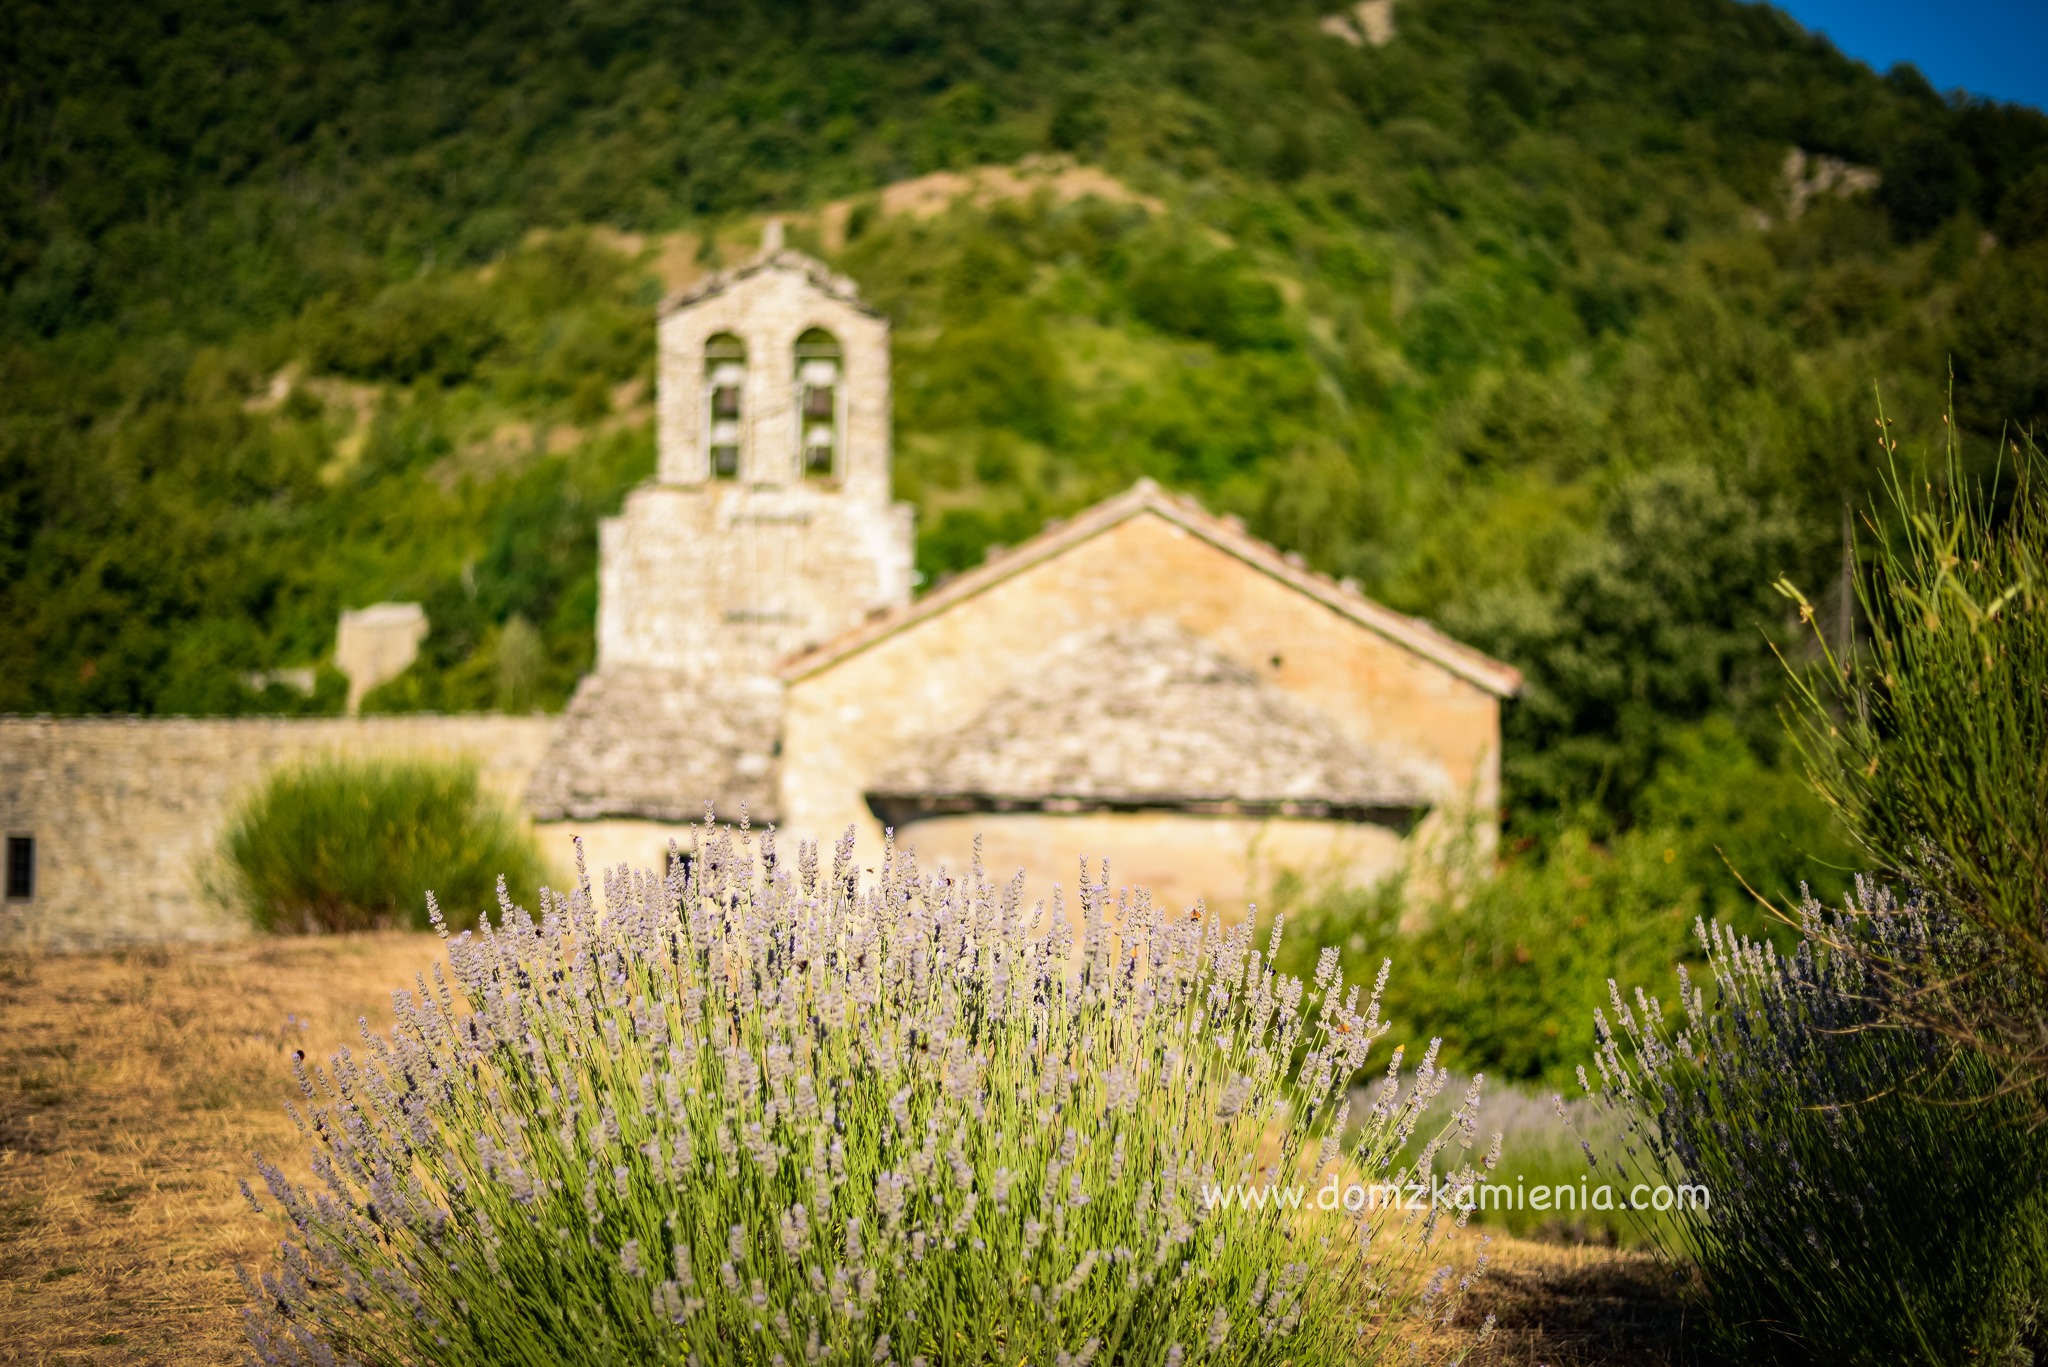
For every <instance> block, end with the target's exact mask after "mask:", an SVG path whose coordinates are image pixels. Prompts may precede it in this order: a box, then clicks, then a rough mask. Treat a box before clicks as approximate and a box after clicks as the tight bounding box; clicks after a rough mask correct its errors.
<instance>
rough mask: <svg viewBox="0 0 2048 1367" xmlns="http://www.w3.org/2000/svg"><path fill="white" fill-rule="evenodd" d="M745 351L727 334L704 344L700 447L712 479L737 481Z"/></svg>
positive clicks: (744, 380) (740, 344)
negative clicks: (709, 465)
mask: <svg viewBox="0 0 2048 1367" xmlns="http://www.w3.org/2000/svg"><path fill="white" fill-rule="evenodd" d="M746 380H747V348H746V346H745V345H744V344H742V343H741V341H740V339H739V338H737V337H735V336H733V335H732V334H731V333H729V332H721V333H719V334H718V335H717V336H716V337H713V338H711V339H710V340H708V341H706V342H705V343H704V390H705V403H704V422H705V428H704V445H705V450H706V451H707V452H709V454H710V461H711V477H712V478H713V479H738V478H739V477H740V421H741V418H742V417H743V416H744V415H743V414H742V413H741V411H740V409H741V403H742V398H743V390H744V387H745V385H746Z"/></svg>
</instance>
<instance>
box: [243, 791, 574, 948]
mask: <svg viewBox="0 0 2048 1367" xmlns="http://www.w3.org/2000/svg"><path fill="white" fill-rule="evenodd" d="M221 858H222V864H223V866H224V867H225V870H226V873H227V877H226V879H225V884H226V887H225V891H226V893H227V895H228V897H229V898H230V900H232V901H233V902H235V903H236V904H238V905H239V906H240V907H241V908H242V910H243V911H244V912H246V913H247V914H248V917H249V919H250V921H251V922H252V923H254V924H255V925H256V926H257V928H258V929H261V930H269V931H295V930H322V931H344V930H368V929H373V928H378V927H388V926H408V927H411V928H413V929H417V930H424V929H426V927H427V914H426V902H425V894H426V893H427V892H428V890H430V889H431V890H434V891H436V892H438V893H439V895H440V896H441V897H442V899H443V900H444V901H445V902H446V904H447V905H448V906H450V907H452V908H455V909H456V915H457V916H458V918H461V919H462V921H463V923H464V924H474V923H475V917H476V908H478V907H480V906H483V905H486V904H488V903H489V902H490V901H491V900H492V897H493V895H494V888H495V885H496V883H497V880H498V878H499V877H500V876H501V875H502V876H503V878H504V879H505V882H506V884H507V886H508V888H509V889H511V890H513V891H514V892H515V893H516V894H518V895H528V894H529V893H530V892H531V890H532V889H534V888H536V887H538V886H539V883H540V877H541V858H540V852H539V850H538V849H537V848H536V846H535V845H534V841H533V837H532V836H531V835H530V834H529V833H527V832H526V831H525V830H523V829H521V827H520V825H519V821H518V818H517V817H515V816H514V815H513V814H512V813H511V812H510V811H508V810H506V809H505V807H504V806H503V805H502V804H500V803H498V802H496V801H494V800H493V799H492V798H491V797H490V796H489V795H488V794H486V793H484V792H483V791H482V789H481V788H480V787H479V786H478V783H477V771H476V766H475V765H474V764H471V763H456V762H445V761H429V760H371V761H363V762H351V761H344V760H336V759H329V760H322V761H319V762H316V763H312V764H308V765H304V766H301V767H297V768H290V769H283V770H280V771H278V772H277V773H275V774H273V775H272V776H271V777H270V779H269V781H268V782H266V783H265V784H264V785H263V787H262V788H261V789H260V790H258V791H257V792H256V794H255V795H254V796H252V797H251V798H250V799H249V800H248V801H247V802H246V803H245V804H244V805H243V807H242V808H241V810H240V811H239V812H237V813H236V814H235V817H234V819H233V821H232V822H231V823H230V824H229V826H228V829H227V833H226V835H225V836H224V837H223V838H222V842H221Z"/></svg>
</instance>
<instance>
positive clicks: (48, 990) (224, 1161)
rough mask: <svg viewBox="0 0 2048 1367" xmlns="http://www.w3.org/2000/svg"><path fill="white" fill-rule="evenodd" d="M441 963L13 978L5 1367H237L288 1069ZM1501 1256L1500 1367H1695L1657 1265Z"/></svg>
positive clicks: (201, 962) (2, 1054)
mask: <svg viewBox="0 0 2048 1367" xmlns="http://www.w3.org/2000/svg"><path fill="white" fill-rule="evenodd" d="M439 953H440V946H439V944H438V942H437V941H435V940H434V939H433V938H432V937H431V936H425V935H408V934H385V935H362V936H346V937H332V938H323V939H274V940H264V941H256V942H251V943H246V944H240V945H234V946H228V947H222V948H204V949H201V948H181V949H148V950H133V951H128V952H124V953H112V954H81V955H68V956H34V957H31V956H19V955H17V956H11V957H7V958H4V959H0V1363H17V1362H18V1363H46V1362H47V1363H58V1362H151V1363H232V1362H237V1361H240V1360H241V1333H240V1325H239V1319H238V1309H237V1305H238V1300H239V1294H240V1292H239V1286H238V1284H237V1281H236V1278H235V1265H236V1264H237V1263H238V1262H240V1263H244V1264H248V1265H251V1266H254V1265H256V1264H258V1263H260V1262H261V1261H262V1259H264V1258H265V1257H266V1256H267V1253H268V1249H269V1245H270V1242H271V1240H272V1238H273V1234H272V1231H271V1230H270V1229H269V1228H268V1227H267V1226H266V1223H265V1221H264V1219H263V1217H260V1216H257V1215H255V1214H254V1213H253V1212H251V1211H250V1210H249V1208H248V1207H247V1205H246V1204H244V1202H243V1200H242V1198H241V1196H240V1194H239V1192H238V1191H237V1190H236V1187H235V1182H236V1179H237V1178H240V1177H243V1176H246V1175H248V1173H249V1171H250V1165H249V1161H248V1156H249V1154H250V1152H251V1151H252V1150H258V1149H261V1150H264V1151H266V1152H267V1153H270V1154H272V1155H276V1156H278V1157H280V1158H281V1159H293V1158H296V1157H297V1156H298V1136H297V1135H296V1134H295V1132H294V1131H293V1130H292V1128H291V1125H290V1122H289V1121H287V1120H286V1119H285V1117H284V1113H283V1109H282V1107H283V1103H284V1102H285V1101H286V1100H287V1099H289V1098H290V1097H291V1096H293V1095H295V1094H296V1093H295V1091H294V1089H293V1085H292V1082H291V1077H290V1070H289V1063H290V1057H291V1052H292V1050H294V1049H301V1048H302V1049H304V1050H306V1052H307V1054H308V1055H309V1056H311V1057H315V1058H322V1059H324V1058H325V1056H326V1055H327V1054H328V1053H330V1052H332V1050H333V1049H334V1048H335V1047H336V1046H338V1045H342V1044H347V1043H349V1042H351V1041H352V1040H353V1039H354V1038H355V1035H356V1031H357V1028H358V1027H357V1024H356V1022H357V1020H358V1018H365V1019H367V1020H368V1021H369V1023H370V1026H371V1028H373V1029H383V1028H384V1027H385V1026H386V1025H387V1024H388V1022H389V1019H390V993H391V991H392V989H394V988H397V987H402V986H406V985H409V984H410V982H411V980H412V977H413V975H414V974H416V973H419V972H422V971H424V970H426V969H427V968H428V966H429V965H430V964H431V963H432V962H433V961H434V959H435V958H436V957H437V956H438V955H439ZM288 1166H291V1167H296V1166H298V1165H297V1163H296V1162H290V1163H288ZM1475 1243H1476V1240H1471V1239H1466V1240H1463V1241H1461V1244H1462V1246H1463V1247H1465V1248H1471V1247H1472V1246H1473V1245H1474V1244H1475ZM1492 1257H1493V1264H1494V1265H1493V1269H1492V1270H1491V1271H1490V1272H1489V1273H1488V1275H1487V1277H1486V1279H1485V1281H1484V1282H1483V1283H1482V1285H1483V1286H1484V1288H1485V1294H1484V1308H1486V1309H1491V1310H1493V1311H1494V1312H1496V1313H1497V1314H1498V1315H1499V1316H1500V1320H1501V1324H1502V1333H1501V1334H1500V1336H1499V1338H1498V1339H1497V1340H1496V1343H1495V1345H1494V1351H1493V1352H1492V1353H1490V1354H1489V1359H1490V1360H1491V1361H1494V1362H1499V1363H1550V1364H1554V1367H1570V1365H1572V1364H1595V1363H1602V1364H1620V1363H1649V1364H1663V1363H1676V1362H1679V1361H1681V1360H1684V1359H1683V1358H1682V1356H1681V1349H1680V1347H1679V1344H1680V1343H1681V1342H1682V1339H1683V1333H1682V1329H1683V1326H1682V1319H1681V1312H1680V1310H1679V1308H1678V1304H1677V1302H1676V1300H1675V1298H1674V1296H1673V1295H1672V1294H1671V1289H1670V1282H1669V1277H1668V1274H1666V1273H1663V1272H1661V1271H1660V1270H1659V1269H1658V1268H1657V1267H1656V1266H1655V1264H1654V1263H1652V1262H1651V1260H1649V1259H1648V1258H1646V1257H1644V1256H1642V1255H1640V1254H1632V1253H1625V1252H1616V1251H1614V1250H1609V1249H1597V1248H1576V1249H1571V1248H1558V1247H1554V1246H1549V1245H1544V1244H1535V1243H1524V1242H1519V1241H1514V1240H1495V1241H1494V1244H1493V1248H1492Z"/></svg>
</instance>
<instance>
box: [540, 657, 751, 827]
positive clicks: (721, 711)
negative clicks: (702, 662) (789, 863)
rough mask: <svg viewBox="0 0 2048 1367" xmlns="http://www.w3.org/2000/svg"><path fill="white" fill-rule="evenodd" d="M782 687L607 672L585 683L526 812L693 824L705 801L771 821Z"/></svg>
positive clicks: (544, 817) (663, 673) (651, 672)
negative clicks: (688, 822)
mask: <svg viewBox="0 0 2048 1367" xmlns="http://www.w3.org/2000/svg"><path fill="white" fill-rule="evenodd" d="M781 737H782V686H781V685H780V684H778V683H777V682H776V681H775V680H773V679H768V678H754V679H748V678H737V679H725V680H720V681H719V682H718V684H717V686H716V687H711V686H708V685H707V683H706V682H705V681H704V680H701V679H698V678H695V677H693V676H691V675H689V674H685V673H681V672H678V671H674V670H662V669H641V668H611V669H600V670H597V671H594V672H593V673H590V674H588V675H586V676H584V679H583V682H582V683H580V684H578V685H577V686H576V695H575V697H573V698H571V699H570V701H569V707H568V710H567V711H565V712H564V713H563V714H562V722H561V725H560V727H559V728H558V729H557V730H556V732H555V738H554V741H553V743H552V744H551V745H549V747H548V751H547V755H546V756H545V757H544V758H543V759H542V760H541V763H540V767H539V768H538V769H537V770H536V771H535V772H534V776H533V782H532V784H531V786H530V787H529V788H528V789H527V796H526V805H527V809H528V811H530V812H531V813H532V814H533V817H534V819H535V820H537V821H560V820H563V819H565V818H573V819H575V820H579V821H591V820H596V819H598V818H601V817H637V818H640V819H643V820H648V821H694V820H696V819H698V818H699V817H701V816H703V814H704V804H705V802H707V801H709V802H712V803H714V804H716V806H717V808H718V810H719V811H720V812H723V813H725V814H726V815H728V816H736V815H737V814H738V812H739V808H740V805H741V804H742V803H744V804H745V805H746V808H747V813H748V815H749V816H750V817H752V818H754V819H755V820H760V821H773V820H775V819H777V816H778V812H777V805H778V783H777V770H778V768H779V765H780V760H779V758H778V756H779V755H780V753H781Z"/></svg>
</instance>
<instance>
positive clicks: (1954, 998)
mask: <svg viewBox="0 0 2048 1367" xmlns="http://www.w3.org/2000/svg"><path fill="white" fill-rule="evenodd" d="M1894 445H1895V443H1894ZM2010 450H2011V451H2012V452H2013V453H2014V455H2015V456H2016V457H2017V464H2016V466H2015V468H2014V469H2013V471H2012V473H2011V474H2010V475H2009V476H2008V477H2007V478H2006V479H2005V480H2004V482H2003V484H2002V485H2001V484H1998V483H1990V484H1986V483H1980V482H1977V481H1973V480H1970V479H1967V478H1965V477H1964V475H1963V473H1962V469H1961V463H1960V461H1959V459H1958V454H1957V451H1956V448H1955V446H1954V444H1953V442H1951V445H1950V449H1949V451H1948V457H1949V459H1948V464H1947V470H1946V476H1947V477H1946V478H1945V479H1944V480H1943V482H1942V483H1941V484H1939V485H1936V484H1934V483H1933V482H1931V481H1922V482H1919V483H1917V484H1916V483H1915V482H1914V481H1912V480H1911V479H1910V478H1905V477H1901V476H1899V475H1898V474H1897V472H1896V471H1895V472H1894V475H1893V479H1892V483H1891V486H1890V504H1891V506H1890V508H1889V509H1879V510H1877V513H1878V515H1877V517H1875V518H1874V519H1873V522H1872V525H1873V527H1874V528H1875V531H1876V546H1875V554H1874V555H1873V556H1872V557H1871V560H1870V568H1869V570H1868V571H1867V573H1865V574H1864V575H1863V576H1862V577H1861V579H1860V580H1859V583H1858V586H1857V587H1858V593H1859V595H1860V598H1861V601H1862V604H1863V608H1864V611H1865V614H1866V615H1867V617H1868V619H1869V622H1870V632H1869V634H1870V643H1869V648H1868V652H1867V655H1863V656H1860V657H1840V656H1837V655H1835V654H1833V653H1828V654H1827V655H1826V659H1825V667H1824V668H1823V669H1822V671H1821V672H1820V674H1819V677H1818V678H1809V679H1807V680H1805V681H1804V685H1803V689H1802V692H1801V694H1800V701H1801V702H1802V704H1803V708H1802V712H1801V716H1800V720H1801V722H1802V726H1801V728H1800V732H1799V736H1800V740H1801V742H1802V744H1803V746H1804V749H1805V754H1806V758H1807V762H1808V767H1809V770H1810V772H1811V774H1812V776H1813V780H1814V783H1815V785H1816V787H1817V788H1818V789H1819V791H1820V793H1821V795H1822V796H1823V797H1824V798H1825V799H1826V800H1827V801H1828V803H1829V804H1830V805H1831V806H1832V807H1833V808H1834V809H1835V810H1836V812H1837V813H1838V814H1839V815H1840V817H1841V819H1842V822H1843V824H1844V825H1845V826H1846V827H1847V828H1848V830H1849V831H1850V832H1851V833H1852V834H1853V836H1854V837H1855V839H1856V841H1857V842H1858V843H1859V844H1860V845H1861V846H1862V848H1863V850H1864V852H1865V853H1866V855H1867V856H1868V857H1869V858H1870V859H1871V860H1872V861H1873V862H1874V863H1875V864H1876V866H1877V867H1878V868H1879V869H1880V870H1882V871H1883V872H1884V874H1886V875H1887V876H1889V877H1892V878H1895V879H1899V880H1902V881H1907V882H1911V883H1915V884H1919V885H1922V886H1925V887H1927V888H1928V890H1929V894H1930V895H1931V896H1934V897H1937V898H1939V899H1940V900H1941V901H1942V902H1943V904H1944V906H1945V908H1946V909H1949V910H1951V911H1953V912H1954V913H1955V914H1956V915H1958V916H1960V917H1961V918H1963V919H1964V920H1966V921H1968V922H1969V923H1971V924H1972V925H1974V926H1975V927H1977V928H1978V930H1980V931H1981V932H1982V946H1983V949H1984V952H1985V954H1986V956H1987V959H1988V960H1989V961H1992V962H1994V963H1997V964H2001V965H2010V966H2011V967H2013V968H2015V969H2016V970H2017V972H2015V973H2010V974H2009V973H2004V972H1992V971H1980V972H1974V973H1970V974H1966V975H1963V976H1962V977H1959V978H1957V979H1954V980H1952V981H1950V980H1943V981H1935V982H1926V983H1913V982H1909V983H1908V986H1909V988H1910V989H1911V990H1909V991H1906V992H1902V993H1899V994H1896V999H1897V1001H1898V1003H1899V1005H1900V1007H1901V1009H1903V1010H1906V1011H1908V1013H1909V1018H1910V1022H1911V1023H1915V1024H1924V1025H1929V1026H1931V1027H1934V1028H1937V1029H1940V1030H1943V1031H1945V1032H1947V1033H1950V1034H1952V1035H1955V1036H1957V1037H1959V1038H1961V1039H1963V1040H1965V1041H1967V1042H1969V1043H1971V1044H1972V1045H1974V1046H1976V1047H1978V1048H1982V1049H1984V1050H1987V1051H1988V1052H1989V1053H1990V1054H1991V1055H1992V1056H1993V1057H1994V1058H1996V1059H1998V1060H2000V1061H2001V1063H2002V1064H2003V1066H2004V1067H2005V1069H2006V1071H2007V1074H2008V1079H2009V1080H2010V1081H2012V1082H2013V1083H2014V1084H2015V1085H2019V1086H2024V1087H2028V1088H2031V1089H2034V1090H2035V1091H2036V1093H2037V1094H2039V1091H2040V1089H2042V1088H2043V1087H2044V1086H2048V800H2044V798H2043V794H2044V793H2048V482H2044V481H2048V467H2044V464H2043V461H2042V458H2041V455H2040V452H2039V451H2038V449H2037V448H2036V447H2035V446H2034V444H2033V443H2032V441H2028V442H2027V443H2026V445H2025V448H2024V450H2022V448H2021V446H2020V445H2019V444H2018V443H2017V442H2015V443H2013V444H2012V446H2011V447H2010ZM1887 514H1889V515H1888V516H1887ZM1781 588H1782V590H1783V591H1784V592H1785V593H1787V594H1788V595H1789V596H1791V597H1793V598H1795V599H1796V600H1798V601H1799V603H1800V605H1801V607H1802V609H1805V608H1806V602H1805V599H1804V597H1803V596H1802V595H1800V594H1799V591H1798V590H1797V589H1796V588H1793V587H1792V586H1791V585H1790V584H1782V585H1781ZM1808 612H1809V615H1811V614H1810V610H1808ZM1823 647H1825V642H1824V641H1823ZM1872 967H1873V969H1874V970H1876V971H1878V972H1881V973H1889V972H1894V971H1896V972H1898V973H1902V974H1910V969H1911V966H1910V965H1902V966H1898V967H1897V968H1896V969H1892V968H1888V967H1887V966H1886V965H1884V964H1873V965H1872Z"/></svg>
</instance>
